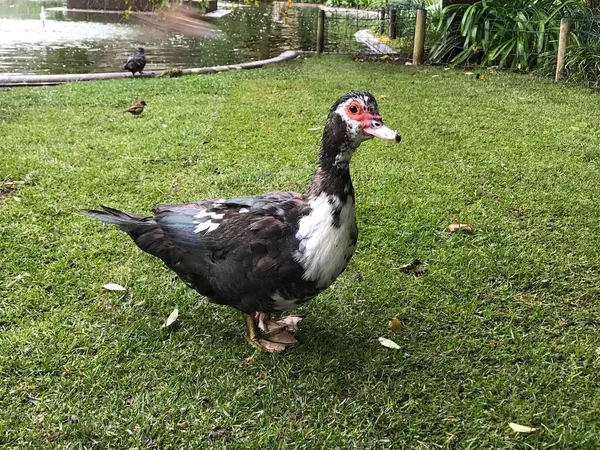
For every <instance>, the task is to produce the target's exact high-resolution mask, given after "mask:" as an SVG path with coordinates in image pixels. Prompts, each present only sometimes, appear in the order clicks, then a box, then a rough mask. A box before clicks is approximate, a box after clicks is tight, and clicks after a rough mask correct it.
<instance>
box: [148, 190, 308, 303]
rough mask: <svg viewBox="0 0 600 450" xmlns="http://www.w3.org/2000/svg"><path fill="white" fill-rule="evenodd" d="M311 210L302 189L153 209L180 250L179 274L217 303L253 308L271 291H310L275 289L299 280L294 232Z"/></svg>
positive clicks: (272, 293)
mask: <svg viewBox="0 0 600 450" xmlns="http://www.w3.org/2000/svg"><path fill="white" fill-rule="evenodd" d="M309 211H310V206H309V205H308V203H307V202H306V200H305V198H304V197H303V196H301V195H300V194H296V193H292V192H276V193H268V194H264V195H260V196H255V197H236V198H230V199H215V200H208V201H204V202H200V203H189V204H184V205H163V206H159V207H157V208H156V209H155V210H154V213H155V215H154V220H155V221H156V223H157V224H158V226H159V227H160V229H161V230H162V232H163V233H164V236H165V238H166V239H167V240H169V241H170V242H171V243H172V244H173V245H175V246H176V247H177V248H178V249H180V250H181V251H182V254H181V255H182V256H181V258H180V261H178V264H177V272H178V273H180V274H181V275H182V278H184V279H186V280H193V281H192V284H193V285H194V287H196V289H197V290H198V291H199V292H201V293H203V294H204V295H207V296H209V297H212V298H213V299H214V300H216V301H218V302H219V303H227V304H232V305H233V306H235V307H237V308H238V309H242V310H248V311H252V310H257V308H259V307H261V308H263V309H261V310H264V309H265V308H264V305H257V304H256V302H259V301H263V302H264V301H265V299H273V297H274V296H275V297H276V298H281V297H284V298H285V297H295V298H300V297H306V296H307V295H308V293H307V292H305V291H303V290H302V289H301V288H298V289H296V288H292V290H293V291H294V292H286V293H281V292H279V293H278V286H281V285H284V284H285V285H286V286H289V285H290V283H292V284H294V283H293V282H294V280H295V279H296V278H297V280H298V283H301V281H302V275H303V270H302V268H301V266H300V265H299V264H298V262H297V261H296V257H295V253H296V251H297V249H298V239H297V238H296V232H297V230H298V221H299V219H300V217H302V216H303V215H305V214H307V213H308V212H309ZM296 290H298V292H295V291H296ZM261 299H262V300H261ZM268 301H271V300H268ZM267 309H268V308H267Z"/></svg>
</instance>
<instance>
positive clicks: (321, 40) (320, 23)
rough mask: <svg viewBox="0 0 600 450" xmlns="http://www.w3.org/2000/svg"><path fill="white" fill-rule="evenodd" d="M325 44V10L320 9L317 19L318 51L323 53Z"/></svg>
mask: <svg viewBox="0 0 600 450" xmlns="http://www.w3.org/2000/svg"><path fill="white" fill-rule="evenodd" d="M324 45H325V10H324V9H319V15H318V19H317V53H323V47H324Z"/></svg>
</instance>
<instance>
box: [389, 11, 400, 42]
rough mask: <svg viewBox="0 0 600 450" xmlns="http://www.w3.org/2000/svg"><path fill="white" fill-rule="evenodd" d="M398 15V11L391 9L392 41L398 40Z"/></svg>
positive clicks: (390, 31)
mask: <svg viewBox="0 0 600 450" xmlns="http://www.w3.org/2000/svg"><path fill="white" fill-rule="evenodd" d="M397 15H398V11H396V10H395V9H393V8H392V9H390V30H389V36H390V39H396V17H397Z"/></svg>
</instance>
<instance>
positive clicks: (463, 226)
mask: <svg viewBox="0 0 600 450" xmlns="http://www.w3.org/2000/svg"><path fill="white" fill-rule="evenodd" d="M459 230H462V231H464V232H465V233H475V228H473V227H472V226H471V225H470V224H468V223H467V222H452V223H451V224H450V225H448V231H450V232H451V233H456V232H457V231H459Z"/></svg>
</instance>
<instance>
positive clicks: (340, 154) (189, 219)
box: [83, 91, 400, 351]
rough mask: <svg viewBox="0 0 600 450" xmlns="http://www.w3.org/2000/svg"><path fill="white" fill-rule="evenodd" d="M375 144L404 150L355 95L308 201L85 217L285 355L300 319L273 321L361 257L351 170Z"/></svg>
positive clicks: (330, 122)
mask: <svg viewBox="0 0 600 450" xmlns="http://www.w3.org/2000/svg"><path fill="white" fill-rule="evenodd" d="M373 137H379V138H382V139H390V140H395V141H396V142H400V135H399V134H398V133H397V132H396V131H394V130H391V129H389V128H387V127H386V126H385V125H384V124H383V121H382V119H381V116H380V114H379V110H378V107H377V102H376V100H375V98H374V97H373V96H372V95H371V94H370V93H368V92H366V91H352V92H350V93H348V94H346V95H344V96H343V97H341V98H340V99H339V100H338V101H336V102H335V103H334V105H333V106H332V108H331V110H330V112H329V117H328V119H327V123H326V125H325V129H324V131H323V138H322V141H321V151H320V156H319V164H318V169H317V171H316V173H315V175H314V177H313V180H312V184H311V186H310V187H309V189H308V190H307V191H306V192H305V193H304V194H297V193H295V192H269V193H266V194H262V195H257V196H253V197H234V198H228V199H212V200H204V201H200V202H197V203H186V204H182V205H161V206H158V207H156V208H155V209H154V210H153V211H154V215H153V216H140V215H137V214H131V213H127V212H123V211H119V210H116V209H113V208H109V207H104V206H103V207H102V208H103V209H104V211H95V210H83V212H84V213H85V214H88V215H90V216H92V217H95V218H97V219H99V220H101V221H103V222H107V223H110V224H115V225H118V226H119V227H120V228H121V230H123V231H125V232H126V233H128V234H129V236H131V238H132V239H133V240H134V241H135V243H136V244H137V246H138V247H139V248H141V249H142V250H144V251H145V252H147V253H150V254H151V255H154V256H156V257H158V258H160V259H162V260H163V261H164V262H165V264H166V265H167V266H168V267H169V268H170V269H172V270H173V271H174V272H175V273H177V275H179V277H180V278H181V279H183V280H184V281H185V282H187V283H188V284H189V285H190V286H191V287H192V288H194V289H196V291H198V292H199V293H200V294H202V295H204V296H206V297H207V298H208V299H209V300H210V301H212V302H214V303H219V304H223V305H229V306H232V307H234V308H236V309H238V310H239V311H241V312H242V314H243V316H244V321H245V323H246V326H247V332H248V340H249V341H250V343H251V344H252V345H253V346H255V347H256V348H259V349H262V350H266V351H282V350H284V349H285V348H286V346H287V345H289V344H292V343H295V342H296V340H295V338H294V337H293V333H294V332H295V331H296V324H297V321H298V320H299V318H297V317H291V316H290V317H286V318H283V319H279V320H272V319H271V318H270V314H271V313H279V312H283V311H290V310H292V309H294V308H296V307H297V306H299V305H301V304H303V303H304V302H306V301H308V300H310V299H311V298H313V297H315V296H316V295H317V294H318V293H319V292H321V291H323V290H324V289H325V288H327V287H328V286H329V285H330V284H331V283H333V281H334V280H335V279H336V278H337V277H338V276H339V275H340V274H341V273H342V272H343V271H344V269H345V268H346V266H347V265H348V262H349V261H350V258H351V257H352V255H353V254H354V250H355V248H356V241H357V237H358V229H357V226H356V219H355V212H354V211H355V210H354V189H353V187H352V181H351V179H350V170H349V163H350V158H351V157H352V154H353V153H354V151H355V150H356V149H357V148H358V146H359V145H360V144H361V143H362V142H363V141H365V140H367V139H371V138H373Z"/></svg>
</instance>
